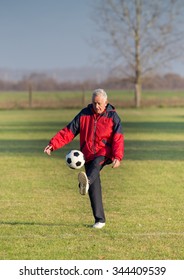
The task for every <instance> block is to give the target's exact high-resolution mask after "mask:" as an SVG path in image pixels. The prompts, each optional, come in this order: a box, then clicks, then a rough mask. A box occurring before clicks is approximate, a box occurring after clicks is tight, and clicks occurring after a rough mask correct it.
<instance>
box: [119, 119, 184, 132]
mask: <svg viewBox="0 0 184 280" xmlns="http://www.w3.org/2000/svg"><path fill="white" fill-rule="evenodd" d="M123 127H124V129H125V133H126V131H127V132H135V133H151V134H152V133H156V134H157V133H169V134H170V133H171V134H176V133H182V132H184V122H125V123H123Z"/></svg>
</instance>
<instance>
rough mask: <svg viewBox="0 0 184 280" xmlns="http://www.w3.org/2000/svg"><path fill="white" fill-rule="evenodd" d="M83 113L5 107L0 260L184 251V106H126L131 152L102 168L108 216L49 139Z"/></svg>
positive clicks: (0, 139) (0, 145)
mask: <svg viewBox="0 0 184 280" xmlns="http://www.w3.org/2000/svg"><path fill="white" fill-rule="evenodd" d="M77 112H78V110H76V109H73V110H72V109H71V110H66V109H62V110H59V109H57V110H52V109H51V110H48V109H42V110H38V109H37V110H1V111H0V132H1V133H0V158H1V160H0V170H1V176H0V186H1V192H0V259H1V260H5V259H8V260H9V259H12V260H16V259H25V260H26V259H32V260H35V259H46V260H47V259H48V260H51V259H56V260H57V259H63V260H65V259H70V260H72V259H78V260H82V259H96V260H101V259H102V260H103V259H112V260H113V259H122V260H124V259H177V260H179V259H184V248H183V244H184V215H183V212H184V203H183V201H184V172H183V170H184V110H183V108H149V109H141V110H136V109H119V110H118V113H119V115H120V116H121V118H122V121H123V126H124V133H125V146H126V150H125V158H124V161H123V162H122V165H121V166H120V167H119V168H118V169H114V170H113V169H112V168H110V167H109V166H108V167H105V168H104V170H103V171H102V174H101V178H102V185H103V197H104V207H105V212H106V218H107V223H106V227H105V228H103V229H102V230H95V229H93V228H91V224H92V223H93V218H92V213H91V208H90V205H89V199H88V196H85V197H83V196H80V195H79V193H78V187H77V180H76V179H77V174H78V172H77V171H75V170H70V169H69V168H68V167H67V166H66V164H65V160H64V158H65V154H66V153H67V151H68V150H69V149H70V148H78V147H79V146H78V139H76V140H75V141H73V142H72V143H71V144H69V145H68V146H66V147H64V148H63V149H61V150H58V151H56V152H55V153H53V155H52V156H51V157H48V156H46V155H45V154H44V153H43V148H44V147H45V145H46V144H47V142H48V140H49V139H50V138H51V137H52V136H53V135H54V134H55V133H56V132H57V131H58V130H59V129H60V128H62V127H63V126H64V125H65V124H66V123H68V121H70V120H71V118H72V117H74V116H75V114H76V113H77Z"/></svg>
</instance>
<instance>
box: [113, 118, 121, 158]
mask: <svg viewBox="0 0 184 280" xmlns="http://www.w3.org/2000/svg"><path fill="white" fill-rule="evenodd" d="M112 156H113V158H116V159H119V160H122V159H123V157H124V135H123V128H122V124H121V120H120V118H119V116H118V115H117V113H115V116H114V136H113V142H112Z"/></svg>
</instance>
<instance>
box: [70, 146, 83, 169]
mask: <svg viewBox="0 0 184 280" xmlns="http://www.w3.org/2000/svg"><path fill="white" fill-rule="evenodd" d="M66 163H67V165H68V166H69V167H70V168H72V169H79V168H81V167H82V166H83V165H84V163H85V159H84V155H83V153H82V152H81V151H78V150H71V151H70V152H69V153H68V154H67V155H66Z"/></svg>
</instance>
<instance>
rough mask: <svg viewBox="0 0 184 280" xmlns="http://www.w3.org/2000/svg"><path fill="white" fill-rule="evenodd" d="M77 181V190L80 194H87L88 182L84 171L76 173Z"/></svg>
mask: <svg viewBox="0 0 184 280" xmlns="http://www.w3.org/2000/svg"><path fill="white" fill-rule="evenodd" d="M78 181H79V192H80V194H81V195H85V194H87V192H88V190H89V182H88V177H87V176H86V173H85V172H80V173H79V174H78Z"/></svg>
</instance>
